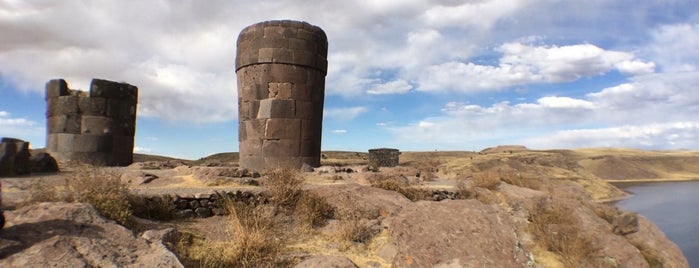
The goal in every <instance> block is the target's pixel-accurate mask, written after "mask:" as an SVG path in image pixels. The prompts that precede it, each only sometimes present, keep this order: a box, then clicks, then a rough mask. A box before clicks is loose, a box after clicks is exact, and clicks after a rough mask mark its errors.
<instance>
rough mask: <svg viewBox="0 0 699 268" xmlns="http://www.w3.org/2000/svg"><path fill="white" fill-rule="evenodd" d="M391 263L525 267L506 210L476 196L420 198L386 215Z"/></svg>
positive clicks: (406, 264) (429, 265) (522, 254)
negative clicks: (433, 200) (466, 197)
mask: <svg viewBox="0 0 699 268" xmlns="http://www.w3.org/2000/svg"><path fill="white" fill-rule="evenodd" d="M385 222H386V225H387V226H388V228H389V229H390V234H389V239H390V240H391V241H393V244H389V245H388V247H395V252H396V254H395V256H394V257H393V267H435V266H440V265H442V266H445V265H446V266H445V267H525V264H526V262H527V257H526V255H525V254H524V252H523V251H521V250H520V249H518V243H517V238H516V237H515V233H514V232H513V230H512V225H513V224H512V222H511V221H510V216H509V215H507V213H506V212H505V211H503V210H501V209H500V208H499V207H497V206H495V205H484V204H482V203H480V202H479V201H477V200H445V201H442V202H429V201H420V202H416V203H414V204H413V205H411V206H408V207H406V208H404V209H403V210H402V211H401V213H399V214H398V215H396V216H393V217H389V218H388V219H386V221H385Z"/></svg>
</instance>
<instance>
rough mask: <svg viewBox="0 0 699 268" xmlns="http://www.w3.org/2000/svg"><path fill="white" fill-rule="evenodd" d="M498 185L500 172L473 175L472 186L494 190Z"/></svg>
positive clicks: (490, 171) (493, 171) (491, 171)
mask: <svg viewBox="0 0 699 268" xmlns="http://www.w3.org/2000/svg"><path fill="white" fill-rule="evenodd" d="M499 185H500V172H499V171H495V170H488V171H485V172H481V173H476V174H474V175H473V186H474V187H481V188H485V189H488V190H495V189H497V188H498V186H499Z"/></svg>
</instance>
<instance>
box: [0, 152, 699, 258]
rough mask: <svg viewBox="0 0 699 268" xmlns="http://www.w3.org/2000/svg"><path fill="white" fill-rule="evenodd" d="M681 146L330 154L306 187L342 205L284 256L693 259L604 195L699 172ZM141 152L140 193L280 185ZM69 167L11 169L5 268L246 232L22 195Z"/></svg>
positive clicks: (131, 253) (226, 166) (223, 166)
mask: <svg viewBox="0 0 699 268" xmlns="http://www.w3.org/2000/svg"><path fill="white" fill-rule="evenodd" d="M677 154H679V153H674V154H672V155H669V156H668V155H657V154H653V155H649V154H646V153H644V152H636V151H626V150H624V151H608V150H597V151H543V152H542V151H536V152H535V151H529V150H526V148H521V147H512V148H490V149H489V150H485V151H483V152H480V153H476V152H429V153H410V152H404V153H403V154H402V155H401V166H399V167H394V168H381V169H380V170H378V171H376V170H372V169H371V168H369V167H368V166H367V165H366V154H363V153H354V152H324V154H323V160H322V161H323V164H324V166H323V167H320V168H317V169H315V170H313V171H310V170H307V172H305V173H303V175H302V177H303V179H304V184H303V188H304V189H305V191H307V192H308V193H312V194H314V195H316V196H319V197H321V198H323V199H324V200H325V201H326V202H327V204H329V205H330V207H332V209H333V211H334V213H332V214H329V215H327V216H326V217H325V219H324V221H323V222H322V224H320V225H319V226H316V227H314V228H311V229H310V230H304V231H300V230H301V229H297V228H296V227H293V226H295V225H296V224H297V223H296V222H295V221H293V220H289V218H282V220H283V221H284V224H282V225H283V226H286V227H284V228H285V229H283V232H284V233H286V234H285V235H283V236H284V237H285V238H284V239H285V240H284V241H285V244H284V245H283V246H282V250H281V252H279V253H278V256H280V258H281V259H284V260H285V261H284V262H282V263H283V265H282V266H296V267H575V266H582V267H659V266H657V265H662V266H663V267H687V266H688V264H687V261H686V260H685V258H684V257H683V256H682V253H681V252H680V251H679V249H678V248H677V247H676V246H675V245H674V244H673V243H672V242H670V241H669V240H668V239H667V238H666V237H665V235H664V234H663V233H662V232H661V231H660V230H658V228H657V227H655V225H653V224H652V223H651V222H649V221H648V220H646V219H645V218H644V217H642V216H639V215H635V214H634V213H626V212H623V211H619V210H617V209H615V208H613V207H610V206H607V205H605V204H602V203H600V201H604V200H609V199H615V198H620V197H623V196H624V195H625V194H624V193H623V192H621V191H620V190H618V189H617V188H615V187H613V186H612V185H610V184H609V183H607V182H606V181H605V180H604V179H641V177H642V178H643V179H648V178H655V179H658V178H661V179H662V178H668V177H669V176H668V174H670V175H672V174H675V175H678V174H679V175H682V176H683V177H682V178H687V177H690V174H692V173H693V172H695V171H694V170H691V169H689V168H685V167H678V166H677V165H675V166H674V167H673V166H669V165H663V164H662V163H669V162H671V161H669V160H667V158H668V157H669V158H673V157H682V156H684V157H685V158H683V159H684V161H683V162H682V163H687V165H688V166H691V163H694V161H696V156H695V155H694V154H692V153H683V154H682V155H679V156H678V155H677ZM136 159H137V161H139V162H137V163H135V164H133V165H131V166H129V167H121V168H103V170H105V171H108V172H112V173H115V174H118V176H119V177H120V179H121V181H122V182H123V183H125V184H128V185H129V187H130V190H131V191H132V192H133V193H136V194H138V195H140V196H163V195H173V196H176V197H183V198H184V197H196V196H208V195H210V194H217V193H224V192H226V193H227V192H240V193H251V194H250V196H264V193H265V192H266V191H267V186H266V185H265V183H264V182H265V180H266V179H267V178H266V176H264V175H265V174H259V175H262V176H261V177H259V178H257V175H258V174H254V173H253V172H246V171H244V170H240V169H238V168H237V167H236V162H237V161H236V160H237V156H236V155H235V154H218V155H214V156H210V157H207V158H203V159H200V160H197V161H185V160H177V159H168V158H161V157H159V158H153V157H148V156H143V155H139V156H137V157H136ZM649 159H651V160H654V161H655V162H651V161H650V160H649ZM639 161H640V162H641V163H643V165H641V164H637V163H639ZM664 161H668V162H664ZM656 162H658V164H655V163H656ZM610 165H614V166H616V167H617V169H611V168H609V166H610ZM644 166H645V167H651V169H648V168H646V169H645V171H643V169H642V167H644ZM62 170H63V171H61V172H60V173H58V174H35V175H32V176H29V177H21V178H4V179H2V185H3V207H4V208H5V209H6V210H7V211H5V215H6V217H7V224H6V226H5V228H4V229H3V230H2V231H0V267H43V266H53V267H133V266H138V267H179V266H181V265H182V264H181V263H184V264H185V265H188V266H196V265H200V264H202V263H201V262H192V261H191V256H184V255H183V253H182V252H183V250H182V248H181V247H180V248H177V247H178V245H181V241H182V240H183V237H188V238H192V237H195V238H196V239H197V241H203V243H205V244H217V243H225V242H226V241H227V240H230V239H231V237H234V236H231V232H232V231H231V229H230V228H229V227H230V225H231V220H230V218H229V216H211V217H206V218H202V217H199V216H194V217H187V218H178V219H168V220H145V219H138V220H137V223H138V226H139V227H138V228H136V229H135V230H129V229H126V228H125V227H123V226H121V225H118V224H116V223H115V222H113V221H111V220H108V219H105V218H104V217H102V216H101V215H99V214H98V213H97V212H96V211H95V210H94V209H93V208H92V207H91V206H89V205H84V204H68V203H40V204H34V205H29V206H23V205H22V201H23V200H25V199H26V198H27V197H28V194H29V192H30V190H31V188H32V185H36V184H37V183H40V182H41V183H46V184H48V185H51V186H53V187H58V188H60V187H61V185H64V184H65V180H66V179H71V178H72V176H74V175H76V174H80V171H79V169H78V168H74V167H70V166H65V165H64V166H62ZM620 174H622V175H620ZM623 174H626V175H625V176H624V175H623ZM694 174H696V173H694ZM638 176H641V177H638ZM493 178H495V179H494V180H493ZM675 178H677V176H675ZM383 180H389V181H391V182H392V183H386V182H384V181H383ZM261 193H262V194H261ZM187 200H189V199H187ZM261 206H262V205H261ZM178 213H179V212H178ZM275 213H276V214H280V213H281V214H283V213H282V212H279V211H276V212H273V214H275ZM214 214H216V213H214ZM194 215H196V214H194ZM351 228H355V229H356V230H354V229H351ZM348 230H354V231H357V232H352V233H351V234H355V235H357V236H348ZM190 242H191V241H190ZM178 243H179V244H178ZM194 244H196V243H189V244H187V245H189V246H192V245H194ZM173 251H174V252H175V253H173ZM177 256H179V257H180V258H179V259H178V258H177ZM185 257H187V258H188V259H187V258H185Z"/></svg>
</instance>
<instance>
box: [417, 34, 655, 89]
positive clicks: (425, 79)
mask: <svg viewBox="0 0 699 268" xmlns="http://www.w3.org/2000/svg"><path fill="white" fill-rule="evenodd" d="M497 51H498V52H500V53H502V57H501V58H500V60H499V64H498V65H497V66H491V65H478V64H474V63H471V62H469V63H464V62H460V61H450V62H446V63H441V64H436V65H432V66H429V67H427V69H426V72H425V73H424V74H423V75H422V76H421V77H420V78H419V80H418V81H419V82H420V85H419V87H418V90H422V91H461V92H471V91H483V90H497V89H502V88H506V87H511V86H516V85H523V84H531V83H560V82H569V81H574V80H577V79H580V78H582V77H590V76H595V75H600V74H603V73H606V72H609V71H611V70H613V69H617V70H619V71H620V72H622V73H626V74H634V75H637V74H645V73H650V72H652V71H653V69H654V64H653V63H652V62H650V63H646V62H643V61H641V60H637V59H634V56H633V54H631V53H627V52H620V51H610V50H604V49H601V48H599V47H597V46H594V45H591V44H579V45H570V46H561V47H559V46H533V45H529V44H523V43H518V42H515V43H505V44H503V45H502V46H500V47H499V48H498V49H497Z"/></svg>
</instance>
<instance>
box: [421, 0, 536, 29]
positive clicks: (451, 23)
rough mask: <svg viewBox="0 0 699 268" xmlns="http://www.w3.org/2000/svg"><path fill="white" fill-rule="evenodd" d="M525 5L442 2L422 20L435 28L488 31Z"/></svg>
mask: <svg viewBox="0 0 699 268" xmlns="http://www.w3.org/2000/svg"><path fill="white" fill-rule="evenodd" d="M525 3H526V2H525V1H519V0H516V1H515V0H493V1H463V2H462V1H442V3H440V4H439V5H436V6H433V7H431V8H429V9H428V10H427V11H426V12H425V13H424V14H423V15H422V19H423V20H424V21H425V23H426V24H427V25H430V26H435V27H474V28H477V29H488V28H490V27H492V25H493V24H494V23H495V22H497V21H498V19H500V18H502V17H504V16H507V15H509V14H511V13H512V12H514V11H516V10H517V9H519V8H520V7H521V5H523V4H525ZM530 4H531V3H530Z"/></svg>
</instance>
